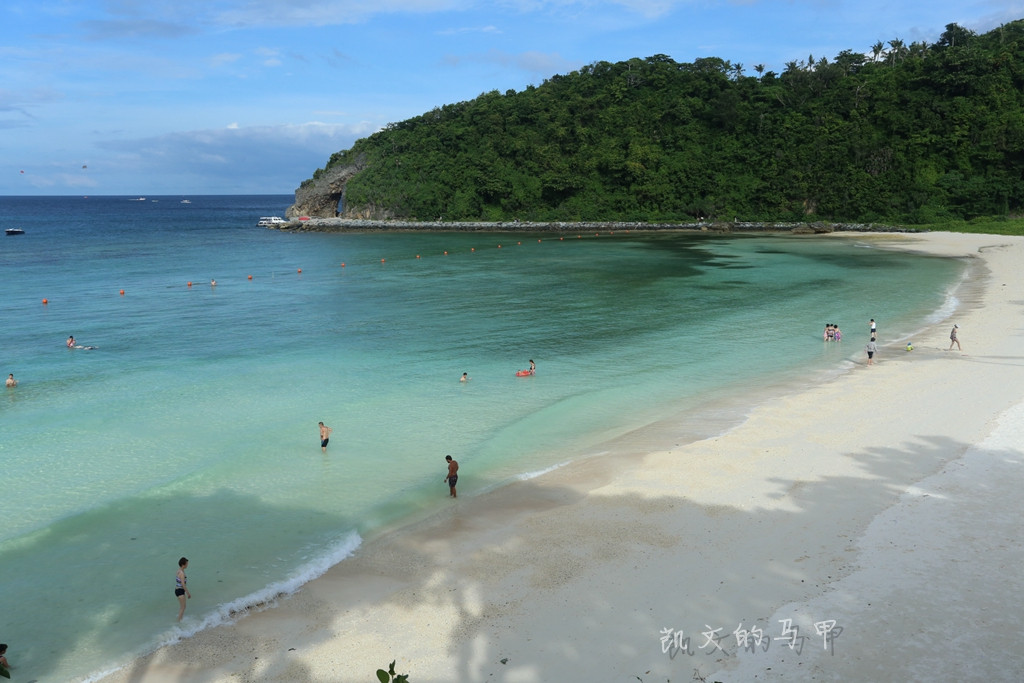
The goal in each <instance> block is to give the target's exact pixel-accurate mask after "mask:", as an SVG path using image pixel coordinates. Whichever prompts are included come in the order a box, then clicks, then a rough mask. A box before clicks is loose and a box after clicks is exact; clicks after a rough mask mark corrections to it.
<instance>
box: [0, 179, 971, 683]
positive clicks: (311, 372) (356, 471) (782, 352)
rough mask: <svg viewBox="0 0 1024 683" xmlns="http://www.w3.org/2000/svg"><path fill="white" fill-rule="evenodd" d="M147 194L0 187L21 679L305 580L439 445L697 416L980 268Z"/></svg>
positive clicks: (357, 533) (468, 473)
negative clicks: (831, 338) (322, 436)
mask: <svg viewBox="0 0 1024 683" xmlns="http://www.w3.org/2000/svg"><path fill="white" fill-rule="evenodd" d="M153 199H154V198H150V199H148V200H147V201H145V202H138V201H130V199H129V198H124V197H121V198H114V197H99V198H89V199H84V198H0V220H2V222H3V223H4V227H12V226H20V227H23V228H25V231H26V234H25V235H24V236H20V237H4V238H3V241H2V243H0V267H2V272H3V274H4V293H3V296H2V298H0V301H2V303H0V311H2V313H3V320H4V324H3V326H2V329H0V373H3V374H4V375H5V376H6V374H7V373H11V372H13V373H14V375H15V377H16V378H18V380H19V381H20V386H18V387H17V388H16V389H14V390H4V392H3V393H2V394H0V465H2V468H3V472H4V479H5V483H6V491H7V492H8V495H7V496H5V497H3V498H2V500H0V519H2V520H3V525H2V529H0V591H2V596H0V604H2V605H3V610H2V612H0V641H2V642H7V643H8V644H10V646H11V650H10V652H9V658H10V659H11V661H12V662H13V663H14V664H15V665H16V666H17V667H18V669H17V671H16V673H17V675H18V678H19V679H22V680H31V679H38V680H40V681H44V680H47V681H48V680H71V679H76V678H85V677H89V676H92V675H95V674H97V673H98V672H101V671H104V670H109V669H111V668H113V667H116V666H119V665H123V664H125V663H127V662H128V661H130V659H131V658H132V657H133V656H134V655H136V654H138V653H141V652H145V651H147V650H149V649H152V648H153V647H155V646H156V645H158V644H160V643H163V642H167V641H170V640H173V639H175V638H178V637H181V636H183V635H188V634H191V633H194V632H195V631H197V630H199V629H201V628H204V627H207V626H210V625H213V624H216V623H221V622H222V621H224V620H226V619H229V618H230V614H231V612H232V611H233V610H236V609H240V608H244V607H245V606H246V605H250V604H254V603H257V602H260V601H262V600H265V599H268V598H271V597H273V596H274V595H276V594H277V593H280V592H289V591H291V590H294V589H295V588H296V587H298V586H299V585H301V584H302V583H303V582H305V581H307V580H309V579H310V578H311V577H313V576H316V575H318V574H319V573H322V571H324V570H325V569H326V568H327V567H329V566H330V565H331V564H334V563H336V562H338V561H343V559H344V557H346V556H347V555H348V554H350V553H351V552H352V551H353V550H354V549H355V548H357V547H358V544H359V543H360V541H361V539H362V538H364V537H366V536H367V535H368V534H370V533H372V532H374V531H375V530H378V529H380V528H381V527H382V526H383V525H385V524H391V523H395V522H400V521H401V520H402V519H404V518H407V517H409V516H410V515H413V514H423V513H429V511H430V510H432V509H436V508H438V507H439V506H441V505H448V504H450V502H449V500H448V498H447V487H446V485H445V484H444V483H443V482H442V478H443V476H444V474H445V463H444V455H445V454H447V453H451V454H452V455H453V456H455V457H456V458H457V459H458V460H459V461H460V463H461V465H462V469H461V472H460V475H461V476H460V479H459V491H460V495H462V496H472V495H480V494H481V493H482V492H485V491H487V490H489V489H491V488H493V487H495V486H498V485H500V484H502V483H505V482H509V481H512V480H514V479H515V478H517V477H521V476H529V475H530V474H531V473H536V472H539V471H543V470H545V469H548V468H550V467H553V466H556V465H559V464H562V463H565V462H567V461H570V460H572V459H575V458H580V457H586V456H588V455H592V454H595V453H599V452H602V451H604V450H606V449H607V448H608V445H607V444H608V442H609V441H611V440H613V439H615V438H616V437H619V436H622V435H623V434H626V433H628V432H630V431H633V430H635V429H638V428H642V427H643V426H644V425H648V424H650V423H652V422H654V421H656V420H660V419H664V418H668V417H670V416H675V415H682V416H683V417H681V418H678V421H679V422H681V423H683V424H681V425H680V430H681V431H686V432H689V433H693V434H701V433H703V432H702V430H707V429H709V427H707V424H708V423H707V420H706V417H707V414H708V411H711V410H714V409H715V408H716V406H718V405H720V404H723V403H727V402H729V399H732V401H731V403H732V404H733V405H739V406H742V405H743V400H744V397H746V396H750V395H753V394H757V392H758V391H761V390H766V388H768V387H773V386H776V385H778V384H779V383H786V382H790V383H791V382H793V381H795V380H799V381H807V382H810V381H815V380H816V378H819V377H820V376H821V375H822V374H823V373H828V372H831V371H836V370H839V369H842V368H843V367H845V366H846V365H847V364H848V361H849V359H851V358H856V359H857V360H860V359H861V356H862V355H863V352H862V348H863V343H864V342H865V341H866V338H865V337H866V331H867V321H868V319H869V318H872V317H873V318H876V319H877V320H878V321H879V327H880V333H881V337H882V339H881V340H882V341H883V342H887V341H892V340H895V339H900V338H903V337H906V336H908V335H912V334H913V333H914V332H915V331H916V330H918V329H920V328H921V327H922V326H923V325H924V324H926V323H927V322H929V321H931V320H936V319H939V318H941V317H943V316H945V315H947V314H948V313H949V312H951V310H952V309H953V307H955V305H956V300H955V298H954V297H953V294H952V292H953V291H954V288H955V286H956V284H957V283H958V282H959V281H960V279H961V277H962V275H963V272H964V267H965V266H964V264H963V263H962V262H959V261H954V260H945V259H935V258H926V257H921V256H915V255H909V254H901V253H896V252H887V251H881V250H878V249H873V248H871V247H870V244H869V243H867V242H862V241H856V240H845V239H844V240H833V239H821V238H803V237H801V238H798V237H787V236H756V237H750V236H729V237H723V236H709V235H692V234H685V235H684V234H640V233H631V234H626V233H616V234H614V235H611V234H601V235H600V236H595V235H594V234H593V233H590V234H583V235H580V236H577V235H576V234H571V235H567V236H566V237H565V238H564V239H559V238H558V237H557V236H553V235H551V234H543V235H527V234H523V235H510V234H455V233H444V234H437V233H434V234H410V233H402V234H379V233H374V234H354V235H339V234H315V233H310V234H290V233H284V232H278V231H273V230H265V229H262V228H256V227H255V222H256V220H257V218H258V217H259V216H261V215H273V214H278V215H280V214H281V213H282V212H283V210H284V208H285V207H286V206H287V205H288V203H289V202H290V197H288V196H273V197H191V200H192V203H191V204H187V205H186V204H180V203H179V199H180V198H178V197H159V198H155V199H158V200H159V201H153ZM499 245H500V247H499ZM446 251H447V252H448V253H447V255H446V254H445V253H444V252H446ZM342 263H344V266H342V265H341V264H342ZM300 270H301V272H300ZM250 275H251V276H252V279H249V276H250ZM211 278H215V279H216V280H217V285H216V287H212V286H211V285H210V280H211ZM190 281H191V282H192V286H191V287H189V286H188V285H187V283H188V282H190ZM120 290H124V295H123V296H122V295H121V294H120ZM43 298H46V299H48V301H49V303H47V304H45V305H44V304H42V299H43ZM826 322H836V323H839V324H840V326H841V328H842V329H843V331H844V333H845V337H844V342H842V343H841V344H824V343H823V342H822V340H821V330H822V328H823V326H824V324H825V323H826ZM71 334H73V335H74V336H75V337H76V339H77V340H78V342H79V343H80V344H84V345H93V346H96V347H97V348H96V349H95V350H84V349H82V350H71V351H69V350H68V349H66V348H65V346H64V340H65V339H66V338H67V337H68V335H71ZM530 359H533V360H535V361H536V362H537V368H538V369H537V375H536V376H534V377H527V378H516V377H515V376H514V372H515V370H517V369H520V368H524V367H526V366H527V365H528V361H529V360H530ZM463 372H468V373H469V375H470V376H471V377H472V380H471V381H470V382H468V383H465V384H464V383H460V382H459V381H458V380H459V377H460V376H461V375H462V373H463ZM320 420H323V421H324V422H325V423H327V424H328V425H330V426H331V427H333V428H334V430H335V431H334V434H333V436H332V438H331V443H330V446H329V448H328V453H327V455H326V456H325V455H323V454H322V453H321V451H320V447H319V440H318V433H317V422H318V421H320ZM691 422H692V424H690V423H691ZM182 555H184V556H187V557H188V558H189V559H190V561H191V564H190V567H189V571H188V575H189V586H190V588H191V589H192V593H193V596H194V597H193V599H192V600H191V601H190V602H189V604H188V610H187V612H186V617H185V620H184V621H183V622H182V624H181V625H180V626H179V625H178V624H177V623H176V622H175V621H174V620H175V617H176V616H177V601H176V599H175V598H174V596H173V594H172V591H173V575H174V572H175V570H176V569H177V559H178V557H180V556H182Z"/></svg>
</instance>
